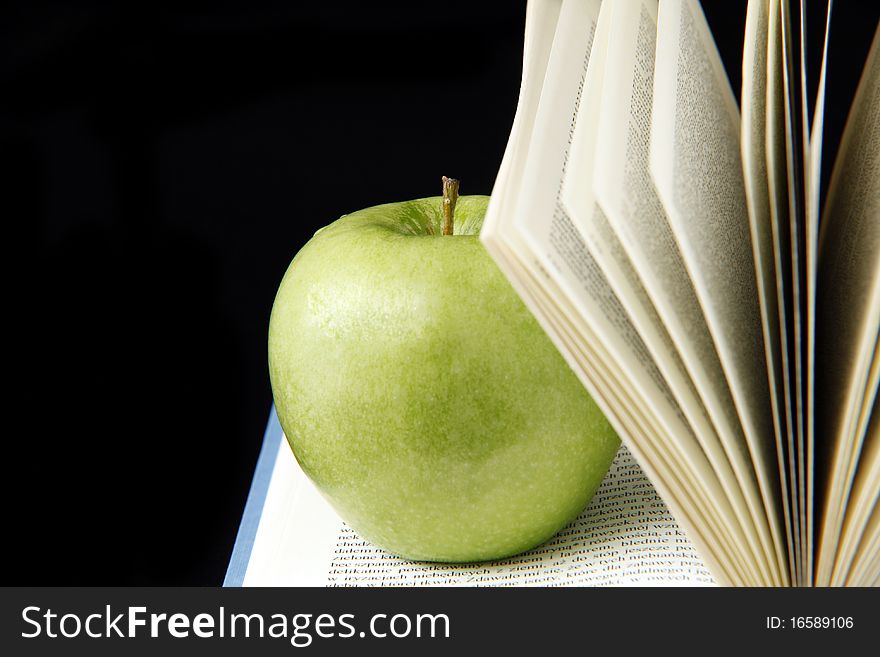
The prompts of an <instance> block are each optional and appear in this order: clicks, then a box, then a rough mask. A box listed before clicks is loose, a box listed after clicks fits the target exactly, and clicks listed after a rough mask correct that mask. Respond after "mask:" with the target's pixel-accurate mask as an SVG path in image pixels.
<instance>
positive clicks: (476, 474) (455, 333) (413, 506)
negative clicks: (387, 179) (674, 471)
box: [269, 196, 620, 562]
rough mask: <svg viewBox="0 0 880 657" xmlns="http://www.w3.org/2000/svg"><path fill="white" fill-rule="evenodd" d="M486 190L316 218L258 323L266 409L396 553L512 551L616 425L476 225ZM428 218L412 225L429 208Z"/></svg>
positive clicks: (527, 541) (322, 481)
mask: <svg viewBox="0 0 880 657" xmlns="http://www.w3.org/2000/svg"><path fill="white" fill-rule="evenodd" d="M487 202H488V197H484V196H470V197H468V196H464V197H461V198H460V199H459V200H458V205H457V208H456V213H455V217H456V223H455V234H454V235H451V236H441V235H440V234H439V232H440V230H439V226H440V207H441V205H440V199H439V197H438V198H428V199H419V200H415V201H409V202H403V203H394V204H388V205H380V206H377V207H372V208H368V209H366V210H362V211H360V212H355V213H353V214H350V215H346V216H344V217H342V218H341V219H339V220H337V221H336V222H334V223H333V224H331V225H330V226H327V227H326V228H324V229H322V230H320V231H318V233H316V235H315V236H314V237H313V238H312V239H311V240H310V241H309V242H308V244H306V245H305V247H303V249H302V250H301V251H300V252H299V253H298V254H297V256H296V257H295V258H294V260H293V262H292V263H291V265H290V267H289V269H288V270H287V273H286V274H285V276H284V279H283V281H282V282H281V286H280V288H279V290H278V294H277V297H276V299H275V304H274V307H273V309H272V316H271V321H270V326H269V371H270V377H271V381H272V391H273V395H274V398H275V404H276V407H277V411H278V416H279V418H280V420H281V425H282V427H283V428H284V432H285V434H286V436H287V439H288V441H289V443H290V446H291V447H292V449H293V453H294V455H295V456H296V459H297V461H298V462H299V464H300V466H301V467H302V469H303V471H304V472H305V473H306V474H307V475H308V476H309V477H310V478H311V480H312V481H313V482H314V483H315V485H316V486H317V488H318V489H319V490H320V491H321V492H322V494H323V495H324V496H325V497H326V499H327V500H329V502H330V503H331V504H332V506H333V507H334V508H335V509H336V510H337V512H338V513H339V515H340V516H341V517H342V518H343V520H345V522H346V523H348V524H349V525H350V526H351V527H352V528H354V530H355V531H357V532H358V534H360V535H361V536H363V537H364V538H366V539H368V540H370V541H371V542H373V543H375V544H376V545H378V546H380V547H382V548H384V549H386V550H388V551H390V552H393V553H395V554H398V555H400V556H403V557H406V558H409V559H414V560H421V561H452V562H473V561H483V560H489V559H498V558H501V557H506V556H510V555H513V554H517V553H519V552H523V551H525V550H528V549H530V548H532V547H535V546H537V545H539V544H541V543H542V542H544V541H546V540H547V539H549V538H550V537H552V536H553V535H554V534H555V533H556V532H557V531H559V530H560V529H561V528H562V527H564V526H565V525H566V524H567V523H569V522H570V521H571V520H572V519H573V518H574V517H576V516H577V514H578V513H579V512H580V511H581V510H582V509H583V508H584V506H585V505H586V503H587V502H588V501H589V499H590V498H591V497H592V495H593V493H594V492H595V490H596V488H597V487H598V485H599V483H600V482H601V480H602V478H603V477H604V475H605V473H606V471H607V470H608V467H609V465H610V463H611V460H612V458H613V457H614V455H615V453H616V451H617V448H618V446H619V444H620V441H619V439H618V437H617V436H616V434H615V433H614V431H613V429H612V428H611V426H610V425H609V424H608V422H607V421H606V419H605V418H604V417H603V415H602V413H601V411H600V410H599V409H598V407H597V406H596V404H595V403H594V402H593V400H592V399H591V398H590V397H589V395H588V394H587V393H586V391H585V390H584V388H583V386H582V385H581V384H580V382H579V381H578V380H577V378H576V377H575V375H574V374H573V373H572V371H571V370H570V369H569V367H568V365H567V364H566V363H565V361H564V360H563V359H562V357H561V356H560V355H559V353H558V352H557V350H556V349H555V348H554V346H553V344H552V343H551V342H550V340H549V339H548V338H547V336H546V335H545V334H544V332H543V331H542V330H541V328H540V327H539V326H538V324H537V322H536V321H535V319H534V318H533V317H532V315H531V314H530V313H529V311H528V310H527V309H526V307H525V306H524V305H523V303H522V301H521V300H520V299H519V297H518V296H517V294H516V293H515V292H514V290H513V288H512V287H511V286H510V284H509V283H508V282H507V280H506V279H505V278H504V276H503V275H502V273H501V271H500V270H499V269H498V267H497V266H496V265H495V263H494V262H493V261H492V259H491V258H490V257H489V255H488V253H487V252H486V250H485V248H484V247H483V246H482V244H481V243H480V242H479V239H478V233H479V228H480V225H481V224H482V219H483V215H484V214H485V210H486V204H487ZM428 224H430V225H431V226H432V227H433V232H434V234H433V235H429V234H428V233H427V225H428Z"/></svg>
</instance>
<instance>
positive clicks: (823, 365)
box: [481, 0, 880, 585]
mask: <svg viewBox="0 0 880 657" xmlns="http://www.w3.org/2000/svg"><path fill="white" fill-rule="evenodd" d="M804 15H805V9H804V7H803V3H802V4H801V5H797V3H795V2H794V1H793V0H750V1H749V3H748V14H747V20H746V29H745V42H744V48H743V65H742V76H743V85H742V94H741V99H742V100H741V105H742V108H741V111H740V108H739V107H738V106H737V102H736V98H735V95H734V93H733V91H732V89H731V87H730V83H729V81H728V78H727V76H726V74H725V71H724V68H723V65H722V62H721V59H720V57H719V54H718V51H717V48H716V46H715V43H714V41H713V38H712V35H711V33H710V31H709V28H708V25H707V23H706V20H705V18H704V16H703V13H702V9H701V7H700V5H699V3H698V2H697V1H696V0H659V3H658V2H657V0H633V1H632V2H612V1H607V0H606V1H605V2H600V0H530V2H529V6H528V13H527V24H526V39H525V55H524V64H523V78H522V88H521V92H520V99H519V105H518V108H517V113H516V118H515V120H514V125H513V128H512V132H511V135H510V139H509V142H508V145H507V150H506V152H505V155H504V159H503V161H502V164H501V168H500V171H499V173H498V177H497V180H496V183H495V187H494V190H493V192H492V198H491V202H490V205H489V210H488V214H487V216H486V220H485V223H484V228H483V232H482V234H481V237H482V239H483V241H484V243H485V245H486V247H487V248H488V250H489V251H490V253H491V254H492V255H493V257H494V258H495V260H496V261H497V262H498V264H499V266H500V267H501V269H502V270H503V271H504V272H505V274H506V275H507V277H508V278H509V279H510V281H511V283H512V284H513V286H514V287H515V288H516V290H517V292H518V293H519V294H520V295H521V296H522V298H523V299H524V301H525V302H526V305H527V306H528V307H529V308H530V309H531V310H532V312H533V313H534V314H535V316H536V317H537V319H538V321H539V322H540V323H541V325H542V326H543V327H544V329H545V330H546V331H547V333H548V334H549V336H550V338H551V339H552V340H553V341H554V343H555V344H556V346H557V347H558V348H559V350H560V351H561V352H562V354H563V355H564V356H565V358H566V360H567V361H568V363H569V365H570V366H571V367H572V369H573V370H574V371H575V372H576V373H577V375H578V376H579V377H580V379H581V380H582V382H583V384H584V385H585V386H586V388H587V389H588V390H589V392H590V393H591V395H592V396H593V397H594V398H595V399H596V401H597V402H598V403H599V405H600V406H601V407H602V409H603V411H604V412H605V414H606V415H607V416H608V418H609V420H610V421H611V422H612V424H613V425H614V426H615V428H616V430H617V431H618V433H619V434H620V436H621V438H622V439H623V442H624V444H625V446H626V447H627V448H628V450H629V452H630V453H632V454H633V455H634V456H635V458H636V460H637V462H638V463H639V465H640V466H641V468H642V469H643V470H644V472H645V473H646V474H647V476H648V478H649V479H650V481H651V483H652V484H653V485H654V487H655V488H656V490H657V491H658V492H659V494H660V496H661V497H662V499H663V500H664V502H665V503H666V505H668V508H669V509H670V511H671V513H672V515H673V516H674V517H675V519H676V520H677V522H678V523H679V524H680V525H681V526H682V527H683V528H684V530H685V532H686V534H687V536H688V537H689V538H690V539H691V541H693V544H694V546H695V547H696V550H697V552H698V553H699V554H700V556H701V557H702V559H703V560H704V562H705V564H706V566H707V567H708V569H709V571H710V572H711V573H712V575H713V576H714V578H715V580H716V581H717V582H718V583H721V584H734V585H762V584H763V585H875V584H878V582H880V504H878V496H880V408H878V406H877V403H876V397H877V388H878V379H880V357H878V331H880V27H878V28H875V32H874V39H873V44H872V46H871V48H870V51H869V54H868V56H867V61H866V62H865V65H864V70H863V72H862V77H861V82H860V83H859V86H858V90H857V92H856V95H855V98H854V100H853V103H852V106H851V108H850V111H849V117H848V119H847V123H846V127H845V129H844V133H843V137H842V140H841V143H840V148H839V150H838V154H837V157H836V160H835V162H834V166H833V169H832V173H831V177H830V183H829V184H828V188H827V193H825V194H823V193H822V189H821V180H822V169H821V167H822V146H823V134H824V130H823V115H824V89H825V79H826V69H829V65H828V30H829V26H831V25H832V24H833V11H832V8H831V6H830V3H829V7H828V12H827V17H826V19H825V25H824V26H823V27H824V36H825V39H824V52H823V54H822V59H821V67H820V70H819V71H818V85H817V87H818V94H817V97H816V101H815V111H814V112H813V113H812V116H810V112H809V106H810V103H809V102H808V100H809V99H808V94H809V91H808V89H809V87H808V85H807V79H808V71H807V70H806V63H805V62H806V60H807V57H806V54H805V53H806V43H805V32H806V29H805V18H804ZM811 27H813V26H811ZM810 73H811V74H816V73H815V72H812V71H811V72H810ZM830 74H833V70H830ZM826 166H829V165H828V163H826ZM823 196H824V198H823Z"/></svg>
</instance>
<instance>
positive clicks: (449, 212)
mask: <svg viewBox="0 0 880 657" xmlns="http://www.w3.org/2000/svg"><path fill="white" fill-rule="evenodd" d="M456 201H458V180H456V179H455V178H447V177H446V176H443V229H442V231H441V232H442V234H443V235H452V231H453V228H454V227H455V202H456Z"/></svg>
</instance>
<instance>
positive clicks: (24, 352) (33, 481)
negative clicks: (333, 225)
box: [0, 0, 877, 585]
mask: <svg viewBox="0 0 880 657" xmlns="http://www.w3.org/2000/svg"><path fill="white" fill-rule="evenodd" d="M817 4H818V3H817ZM838 4H840V5H843V4H844V3H838ZM854 4H856V3H849V5H848V6H846V7H840V16H839V20H838V22H837V23H836V24H835V26H834V30H835V32H834V35H835V36H834V39H835V42H834V43H833V44H832V46H833V47H834V46H836V49H835V50H833V51H832V52H833V53H839V57H838V59H837V60H832V70H831V87H830V89H829V94H830V98H831V102H830V103H829V111H830V117H829V126H830V131H831V132H832V133H835V132H839V129H840V125H842V121H843V118H844V117H845V112H846V107H847V106H848V102H849V97H850V95H851V93H852V89H853V87H854V84H855V82H856V80H857V76H858V73H859V71H860V69H861V62H862V60H863V57H864V54H865V51H866V47H867V42H868V39H869V38H870V35H871V33H872V32H873V26H874V25H875V24H876V16H877V9H876V7H875V8H874V9H862V10H861V13H859V8H858V7H854V6H853V5H854ZM866 4H870V3H866ZM705 5H706V7H705V8H706V12H707V15H708V17H709V19H710V23H711V26H712V29H713V32H714V33H715V35H716V39H717V41H718V44H719V48H720V50H721V52H722V56H723V57H724V59H725V62H726V64H727V65H728V70H729V74H730V77H731V82H732V84H733V87H734V89H735V90H738V88H739V85H740V69H739V62H740V58H741V48H742V32H743V24H744V13H745V3H744V2H743V3H736V2H707V3H705ZM847 12H849V13H847ZM524 15H525V5H524V3H518V2H499V3H488V2H464V1H456V0H450V1H445V2H442V3H412V2H411V3H399V4H391V3H359V2H334V3H298V2H277V3H262V2H248V3H245V2H240V3H203V4H200V5H188V4H182V3H175V4H172V5H169V6H168V7H162V6H161V5H159V4H157V3H144V4H141V3H130V2H126V3H92V4H89V3H57V4H42V3H31V2H20V3H17V4H13V5H11V6H10V5H8V4H4V9H3V10H2V14H0V180H2V183H0V191H2V197H0V213H2V214H0V216H2V218H3V226H4V232H5V236H6V237H5V239H4V240H3V251H4V252H5V253H7V254H9V257H7V258H6V259H5V262H6V263H8V264H10V263H11V267H8V269H10V270H11V271H10V272H8V274H7V277H6V291H7V294H6V296H7V299H8V300H9V303H8V304H7V306H6V307H7V310H6V312H5V313H4V315H5V318H4V319H5V322H4V323H5V324H6V325H7V327H8V328H11V329H12V331H11V333H12V334H13V335H14V338H11V339H7V340H6V344H5V346H6V350H5V351H6V354H7V358H6V362H7V367H6V368H5V371H6V375H7V376H6V379H7V382H8V383H9V384H11V385H10V388H12V389H13V391H14V392H13V394H12V395H6V401H5V407H6V408H7V413H6V415H7V417H8V420H9V421H8V422H7V423H6V431H4V440H3V452H2V454H3V457H2V463H0V468H2V481H3V487H4V489H5V491H4V498H3V499H4V511H5V513H4V516H5V518H4V523H3V525H4V530H3V534H4V541H5V543H6V547H7V549H10V548H11V550H12V552H13V555H12V556H11V557H7V563H8V564H13V565H14V566H13V567H12V568H7V569H5V571H4V576H3V580H4V583H17V584H49V583H51V584H113V585H117V584H118V585H125V584H219V583H220V582H221V581H222V578H223V573H224V571H225V567H226V563H227V561H228V558H229V555H230V551H231V548H232V543H233V541H234V538H235V532H236V529H237V527H238V522H239V519H240V515H241V511H242V508H243V506H244V501H245V498H246V495H247V490H248V485H249V483H250V479H251V475H252V472H253V467H254V464H255V462H256V457H257V453H258V450H259V446H260V442H261V438H262V433H263V428H264V425H265V421H266V416H267V412H268V409H269V405H270V403H271V391H270V389H269V383H268V375H267V368H266V363H265V360H266V355H265V351H266V346H265V343H266V329H267V325H268V317H269V312H270V309H271V304H272V299H273V297H274V293H275V289H276V286H277V284H278V282H279V281H280V279H281V276H282V275H283V273H284V270H285V269H286V267H287V265H288V263H289V261H290V259H291V258H292V257H293V255H294V254H295V253H296V251H297V250H298V249H299V248H300V247H301V246H302V245H303V244H304V243H305V241H306V240H307V239H308V238H309V237H310V236H311V235H312V233H314V231H315V230H317V229H318V228H320V227H321V226H323V225H325V224H327V223H329V222H331V221H332V220H334V219H335V218H337V217H338V216H340V215H341V214H345V213H347V212H350V211H353V210H357V209H360V208H363V207H367V206H370V205H374V204H377V203H382V202H389V201H397V200H404V199H409V198H416V197H421V196H430V195H435V194H438V193H439V180H440V176H441V175H443V174H446V175H453V176H456V177H458V178H460V179H461V180H462V193H465V194H468V193H484V194H488V193H490V192H491V188H492V184H493V181H494V177H495V174H496V172H497V169H498V165H499V163H500V160H501V156H502V153H503V150H504V145H505V143H506V139H507V136H508V133H509V130H510V126H511V122H512V119H513V113H514V110H515V107H516V100H517V94H518V89H519V76H520V71H521V55H522V33H523V24H524ZM872 21H873V22H872ZM814 38H815V35H814ZM834 139H836V137H834V138H832V142H833V141H834ZM15 420H19V421H17V422H16V421H15Z"/></svg>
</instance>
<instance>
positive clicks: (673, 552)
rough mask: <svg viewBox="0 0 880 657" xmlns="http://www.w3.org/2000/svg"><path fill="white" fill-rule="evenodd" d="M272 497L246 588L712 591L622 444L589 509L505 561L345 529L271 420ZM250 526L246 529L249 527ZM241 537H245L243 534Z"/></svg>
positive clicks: (249, 557)
mask: <svg viewBox="0 0 880 657" xmlns="http://www.w3.org/2000/svg"><path fill="white" fill-rule="evenodd" d="M264 449H265V450H267V456H269V457H270V458H269V460H268V461H267V465H268V467H267V468H266V472H265V474H266V479H267V481H266V484H267V487H266V490H265V499H264V500H263V502H262V509H261V513H260V514H259V521H258V523H257V524H256V526H255V527H253V528H252V529H251V531H252V535H251V536H249V537H247V538H248V539H249V541H251V542H252V543H251V544H250V545H249V552H248V554H246V555H244V556H241V557H240V559H241V563H240V564H238V566H239V569H238V573H237V575H235V576H234V577H232V578H230V576H227V584H236V585H243V586H573V585H580V586H712V585H713V584H714V581H713V579H712V576H711V574H710V573H709V571H708V570H707V569H706V567H705V565H704V564H703V562H702V560H701V559H700V557H699V555H698V554H697V552H696V550H695V549H694V547H693V544H692V543H691V541H690V539H688V537H687V535H686V534H685V533H684V531H682V529H681V528H680V527H679V526H678V524H677V523H676V522H675V520H674V519H673V518H672V516H671V514H670V513H669V510H668V509H667V507H666V505H665V504H664V503H663V500H661V499H660V497H659V496H658V495H657V493H656V491H655V490H654V487H653V486H652V485H651V483H650V481H648V479H647V477H645V474H644V473H643V472H642V470H641V468H640V467H639V466H638V464H637V463H636V462H635V460H634V459H633V458H632V456H631V455H630V454H629V452H628V451H627V450H626V448H623V447H622V448H621V449H620V451H619V452H618V454H617V456H616V457H615V459H614V462H613V463H612V465H611V469H610V471H609V473H608V475H607V476H606V478H605V480H604V481H603V483H602V485H601V486H600V488H599V490H598V491H597V492H596V495H595V497H593V499H592V501H591V502H590V504H589V505H588V506H587V508H586V509H585V510H584V511H583V513H581V515H580V516H579V517H578V518H577V519H575V520H574V521H573V522H572V523H571V524H569V525H568V526H567V527H565V528H564V529H563V530H562V531H561V532H559V534H557V535H556V536H555V537H554V538H553V539H552V540H550V541H548V542H547V543H545V544H544V545H542V546H539V547H537V548H535V549H534V550H531V551H530V552H526V553H524V554H521V555H518V556H516V557H513V558H510V559H505V560H503V561H496V562H489V563H477V564H440V563H418V562H413V561H406V560H404V559H400V558H399V557H396V556H394V555H392V554H389V553H387V552H384V551H383V550H381V549H379V548H377V547H375V546H374V545H372V544H371V543H369V542H367V541H365V540H364V539H362V538H360V537H359V536H358V535H357V533H356V532H355V531H354V530H352V529H351V528H350V527H348V526H347V525H345V524H344V523H343V522H342V520H340V518H339V516H338V515H336V512H335V511H333V509H332V507H330V505H329V504H328V503H327V502H326V501H325V500H324V499H323V498H322V497H321V495H320V493H319V492H318V491H317V489H315V487H314V486H313V485H312V483H311V482H310V481H309V480H308V478H307V477H306V476H305V474H303V472H302V470H300V468H299V465H298V464H297V462H296V459H295V458H294V457H293V453H292V452H291V449H290V446H289V445H288V444H287V440H286V439H285V438H284V436H283V435H282V434H281V428H280V426H279V425H278V423H277V419H275V418H274V417H273V420H272V422H271V424H270V427H269V430H268V431H267V436H266V441H265V446H264ZM243 526H244V523H243ZM239 541H242V539H241V537H240V539H239ZM236 549H237V550H239V546H238V545H236Z"/></svg>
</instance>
